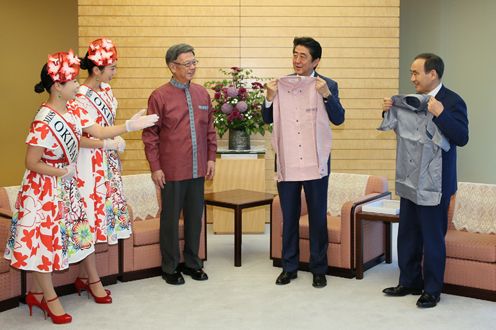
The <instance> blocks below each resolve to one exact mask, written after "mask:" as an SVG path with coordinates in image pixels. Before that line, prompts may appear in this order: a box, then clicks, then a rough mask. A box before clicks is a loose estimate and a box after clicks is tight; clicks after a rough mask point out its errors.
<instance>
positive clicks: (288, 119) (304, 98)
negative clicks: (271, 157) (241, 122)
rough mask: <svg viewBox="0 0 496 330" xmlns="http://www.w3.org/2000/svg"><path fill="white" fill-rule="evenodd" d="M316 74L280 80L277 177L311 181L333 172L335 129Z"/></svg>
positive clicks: (276, 114) (275, 131) (276, 115)
mask: <svg viewBox="0 0 496 330" xmlns="http://www.w3.org/2000/svg"><path fill="white" fill-rule="evenodd" d="M315 83H316V78H315V77H306V76H286V77H282V78H280V79H279V80H278V83H277V90H278V92H277V95H276V97H275V99H274V103H273V111H274V126H273V132H272V146H273V148H274V151H275V152H276V153H277V181H307V180H316V179H320V178H322V177H324V176H326V175H328V174H329V172H328V168H327V160H328V159H329V155H330V152H331V143H332V132H331V127H330V123H329V117H328V115H327V112H326V109H325V105H324V101H323V99H322V96H321V95H320V94H319V93H318V92H317V90H316V88H315Z"/></svg>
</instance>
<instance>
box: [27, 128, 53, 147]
mask: <svg viewBox="0 0 496 330" xmlns="http://www.w3.org/2000/svg"><path fill="white" fill-rule="evenodd" d="M26 143H27V144H29V145H31V146H36V147H43V148H47V149H51V150H54V149H56V148H58V143H57V140H56V139H55V137H54V136H53V133H52V131H51V130H50V127H48V124H47V123H44V122H42V121H34V122H33V123H32V124H31V127H30V129H29V133H28V136H27V138H26Z"/></svg>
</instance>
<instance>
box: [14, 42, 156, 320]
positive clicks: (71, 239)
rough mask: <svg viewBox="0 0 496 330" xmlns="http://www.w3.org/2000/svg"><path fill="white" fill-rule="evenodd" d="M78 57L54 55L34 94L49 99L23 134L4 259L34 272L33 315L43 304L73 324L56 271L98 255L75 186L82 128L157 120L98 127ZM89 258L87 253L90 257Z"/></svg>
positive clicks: (118, 130) (107, 131)
mask: <svg viewBox="0 0 496 330" xmlns="http://www.w3.org/2000/svg"><path fill="white" fill-rule="evenodd" d="M78 73H79V59H78V58H77V57H76V56H74V54H73V52H72V50H71V51H69V52H59V53H55V54H52V55H49V57H48V62H47V63H46V64H45V65H44V66H43V69H42V71H41V82H40V83H38V84H37V85H36V86H35V91H36V92H37V93H42V92H43V91H45V90H46V91H47V92H48V93H49V98H48V100H47V101H46V102H45V103H44V104H42V106H41V108H40V109H39V110H38V112H37V114H36V116H35V118H34V121H33V123H32V124H31V128H30V130H29V134H28V137H27V139H26V143H27V151H26V162H25V163H26V171H25V173H24V176H23V180H22V183H21V188H20V191H19V194H18V197H17V201H16V211H15V214H14V216H13V218H12V226H11V235H10V237H9V239H8V241H7V246H6V249H5V258H6V259H9V260H10V261H11V266H12V267H14V268H17V269H22V270H25V271H31V272H32V273H33V279H34V281H33V282H34V283H33V286H32V290H33V291H31V292H29V293H28V294H27V295H26V303H27V304H28V306H29V310H30V314H31V312H32V307H33V306H35V307H38V308H40V309H41V310H42V311H43V312H44V313H46V314H45V315H48V316H49V317H50V318H51V319H52V322H53V323H69V322H71V320H72V317H71V316H70V315H69V314H67V313H65V311H64V308H63V307H62V305H61V303H60V301H59V300H58V297H57V294H56V293H55V290H54V287H53V283H52V277H51V273H52V272H53V271H58V270H64V269H66V268H68V267H69V263H71V262H76V261H78V260H76V259H75V258H74V256H78V258H80V259H79V260H81V258H82V259H85V258H86V257H87V256H88V255H92V254H94V253H93V252H94V244H93V241H92V235H91V232H90V226H89V222H88V218H87V216H86V213H85V211H84V207H83V204H84V202H85V201H84V199H82V198H81V196H80V193H79V190H78V188H77V178H76V176H75V173H76V160H77V155H78V151H79V140H80V137H81V134H82V133H83V132H87V133H89V134H91V135H92V136H97V137H99V138H101V139H105V138H112V137H114V136H117V135H119V134H122V133H125V132H126V131H132V130H139V129H142V128H144V127H149V126H152V125H153V124H154V123H155V122H156V120H157V117H153V118H152V117H151V116H135V117H134V118H133V119H131V120H128V121H126V124H125V125H118V126H113V127H105V128H104V127H101V126H100V125H97V124H95V123H94V122H93V121H92V119H91V118H90V117H89V116H88V114H87V113H86V111H85V110H84V109H82V108H80V107H78V106H77V104H76V103H75V102H68V101H70V100H71V99H73V98H74V97H75V95H76V92H77V90H78V88H79V84H78V82H77V80H76V76H77V74H78ZM86 259H87V258H86Z"/></svg>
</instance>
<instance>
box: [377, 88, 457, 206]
mask: <svg viewBox="0 0 496 330" xmlns="http://www.w3.org/2000/svg"><path fill="white" fill-rule="evenodd" d="M430 97H431V96H429V95H421V94H409V95H395V96H393V97H392V101H393V106H392V108H391V109H390V110H389V111H387V112H385V113H384V118H383V120H382V123H381V125H380V127H379V128H378V129H379V130H382V131H386V130H391V129H392V130H394V132H395V133H396V142H397V148H396V194H397V195H399V196H400V197H403V198H407V199H409V200H411V201H412V202H414V203H415V204H417V205H425V206H434V205H438V204H439V203H440V201H441V194H442V168H443V166H442V162H443V157H442V151H443V150H445V151H448V150H449V149H450V144H449V141H448V140H447V139H446V137H445V136H444V135H443V134H442V133H441V131H440V130H439V128H438V127H437V126H436V124H435V123H434V122H433V121H432V119H433V115H432V113H430V112H429V111H427V102H428V101H429V98H430Z"/></svg>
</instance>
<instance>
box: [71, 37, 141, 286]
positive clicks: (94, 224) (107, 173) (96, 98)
mask: <svg viewBox="0 0 496 330" xmlns="http://www.w3.org/2000/svg"><path fill="white" fill-rule="evenodd" d="M116 61H117V50H116V48H115V46H114V45H113V43H112V41H111V40H109V39H106V38H101V39H97V40H95V41H93V42H92V43H91V44H90V45H89V48H88V52H87V53H86V56H85V57H84V58H83V59H81V68H82V69H85V70H88V78H87V79H86V80H85V82H84V84H83V85H81V86H80V87H79V92H78V94H77V95H76V102H77V103H78V105H79V106H80V107H81V108H83V109H85V110H86V112H88V115H89V116H90V117H91V119H92V120H93V121H94V122H96V123H97V124H99V125H101V126H104V127H107V126H112V125H114V123H115V117H116V110H117V99H116V98H115V97H114V95H113V93H112V89H111V88H110V85H109V82H110V81H111V80H112V78H113V76H114V75H115V73H116V70H117V68H116ZM125 145H126V143H125V141H124V139H122V138H121V137H120V136H117V137H115V138H114V139H107V140H99V139H95V138H94V137H92V136H90V135H88V134H83V138H82V139H81V147H82V148H81V150H80V152H79V156H78V161H77V170H78V171H77V172H78V179H79V187H80V191H81V194H82V195H83V197H84V198H85V200H86V201H88V202H87V203H86V208H85V209H86V214H87V215H88V219H89V223H90V226H91V232H92V233H93V242H94V243H98V242H108V244H111V245H113V244H117V241H118V239H124V238H129V237H130V235H131V224H130V221H129V214H128V211H127V204H126V199H125V198H124V193H123V188H122V177H121V162H120V159H119V155H118V151H119V152H122V151H124V148H125ZM88 277H89V278H88ZM74 284H75V286H76V289H77V291H78V292H80V291H81V290H88V291H89V292H91V293H92V292H93V291H97V292H95V294H96V295H97V296H98V295H100V296H101V295H102V294H103V287H102V286H101V283H100V282H99V278H92V277H91V276H89V275H88V274H87V273H86V272H85V269H84V268H83V267H82V268H81V272H80V274H79V277H78V278H77V279H76V282H75V283H74ZM107 292H108V291H107Z"/></svg>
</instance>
